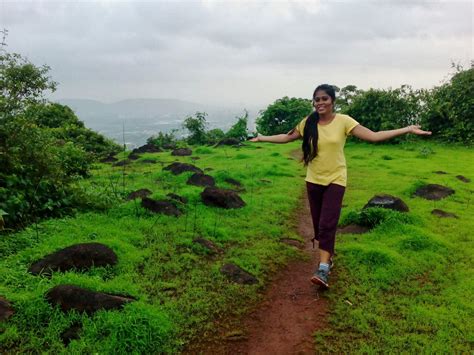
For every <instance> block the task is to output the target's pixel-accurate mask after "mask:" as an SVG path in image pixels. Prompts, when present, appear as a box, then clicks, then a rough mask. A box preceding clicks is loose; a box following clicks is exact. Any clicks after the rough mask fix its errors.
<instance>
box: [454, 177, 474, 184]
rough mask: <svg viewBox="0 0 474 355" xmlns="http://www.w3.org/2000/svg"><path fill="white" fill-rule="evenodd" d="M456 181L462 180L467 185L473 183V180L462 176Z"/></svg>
mask: <svg viewBox="0 0 474 355" xmlns="http://www.w3.org/2000/svg"><path fill="white" fill-rule="evenodd" d="M456 179H458V180H461V181H462V182H465V183H468V182H471V179H469V178H467V177H465V176H462V175H456Z"/></svg>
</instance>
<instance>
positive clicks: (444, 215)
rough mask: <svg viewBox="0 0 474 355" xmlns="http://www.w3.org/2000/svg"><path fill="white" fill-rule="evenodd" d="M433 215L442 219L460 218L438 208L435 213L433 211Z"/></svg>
mask: <svg viewBox="0 0 474 355" xmlns="http://www.w3.org/2000/svg"><path fill="white" fill-rule="evenodd" d="M431 214H432V215H435V216H438V217H440V218H459V217H458V216H457V215H455V214H454V213H451V212H446V211H443V210H439V209H437V208H435V209H434V210H433V211H431Z"/></svg>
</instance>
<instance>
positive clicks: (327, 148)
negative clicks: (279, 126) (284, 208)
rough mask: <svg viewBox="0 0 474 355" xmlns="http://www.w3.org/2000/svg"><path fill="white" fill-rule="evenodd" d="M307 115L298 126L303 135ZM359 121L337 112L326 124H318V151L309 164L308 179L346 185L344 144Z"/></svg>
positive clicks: (315, 182)
mask: <svg viewBox="0 0 474 355" xmlns="http://www.w3.org/2000/svg"><path fill="white" fill-rule="evenodd" d="M306 120H307V117H306V118H305V119H303V120H302V121H301V122H300V123H298V125H297V126H296V130H297V131H298V132H299V134H300V135H301V136H302V137H303V132H304V126H305V124H306ZM358 124H359V122H357V121H356V120H355V119H353V118H352V117H350V116H348V115H342V114H339V113H336V116H335V117H334V119H333V120H332V121H331V122H330V123H329V124H326V125H321V124H318V152H317V155H316V157H315V158H314V159H313V160H312V161H311V162H310V163H309V164H308V169H307V171H306V179H305V180H306V181H308V182H312V183H313V184H319V185H325V186H327V185H329V184H337V185H341V186H346V184H347V169H346V158H345V157H344V144H345V143H346V138H347V136H348V135H349V134H350V132H351V131H352V130H353V129H354V127H355V126H357V125H358Z"/></svg>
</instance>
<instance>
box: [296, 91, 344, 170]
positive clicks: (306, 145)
mask: <svg viewBox="0 0 474 355" xmlns="http://www.w3.org/2000/svg"><path fill="white" fill-rule="evenodd" d="M320 90H321V91H324V92H325V93H326V94H328V95H329V96H330V97H331V99H332V102H333V103H334V102H335V101H336V91H335V90H334V87H332V86H331V85H328V84H322V85H319V86H318V87H317V88H316V89H314V92H313V100H314V97H315V96H316V92H317V91H320ZM318 122H319V113H318V112H317V111H316V110H315V111H313V112H312V113H311V114H310V115H309V116H308V118H307V120H306V124H305V126H304V131H303V144H302V148H303V161H304V165H305V166H306V165H308V164H309V163H310V162H311V160H313V159H314V158H315V157H316V155H317V154H318Z"/></svg>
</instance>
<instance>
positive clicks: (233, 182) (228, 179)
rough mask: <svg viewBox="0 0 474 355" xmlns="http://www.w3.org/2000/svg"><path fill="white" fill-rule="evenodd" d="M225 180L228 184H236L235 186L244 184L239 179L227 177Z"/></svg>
mask: <svg viewBox="0 0 474 355" xmlns="http://www.w3.org/2000/svg"><path fill="white" fill-rule="evenodd" d="M224 181H225V182H226V183H228V184H231V185H234V186H237V187H241V186H242V183H241V182H240V181H237V180H235V179H232V178H226V179H224Z"/></svg>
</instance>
